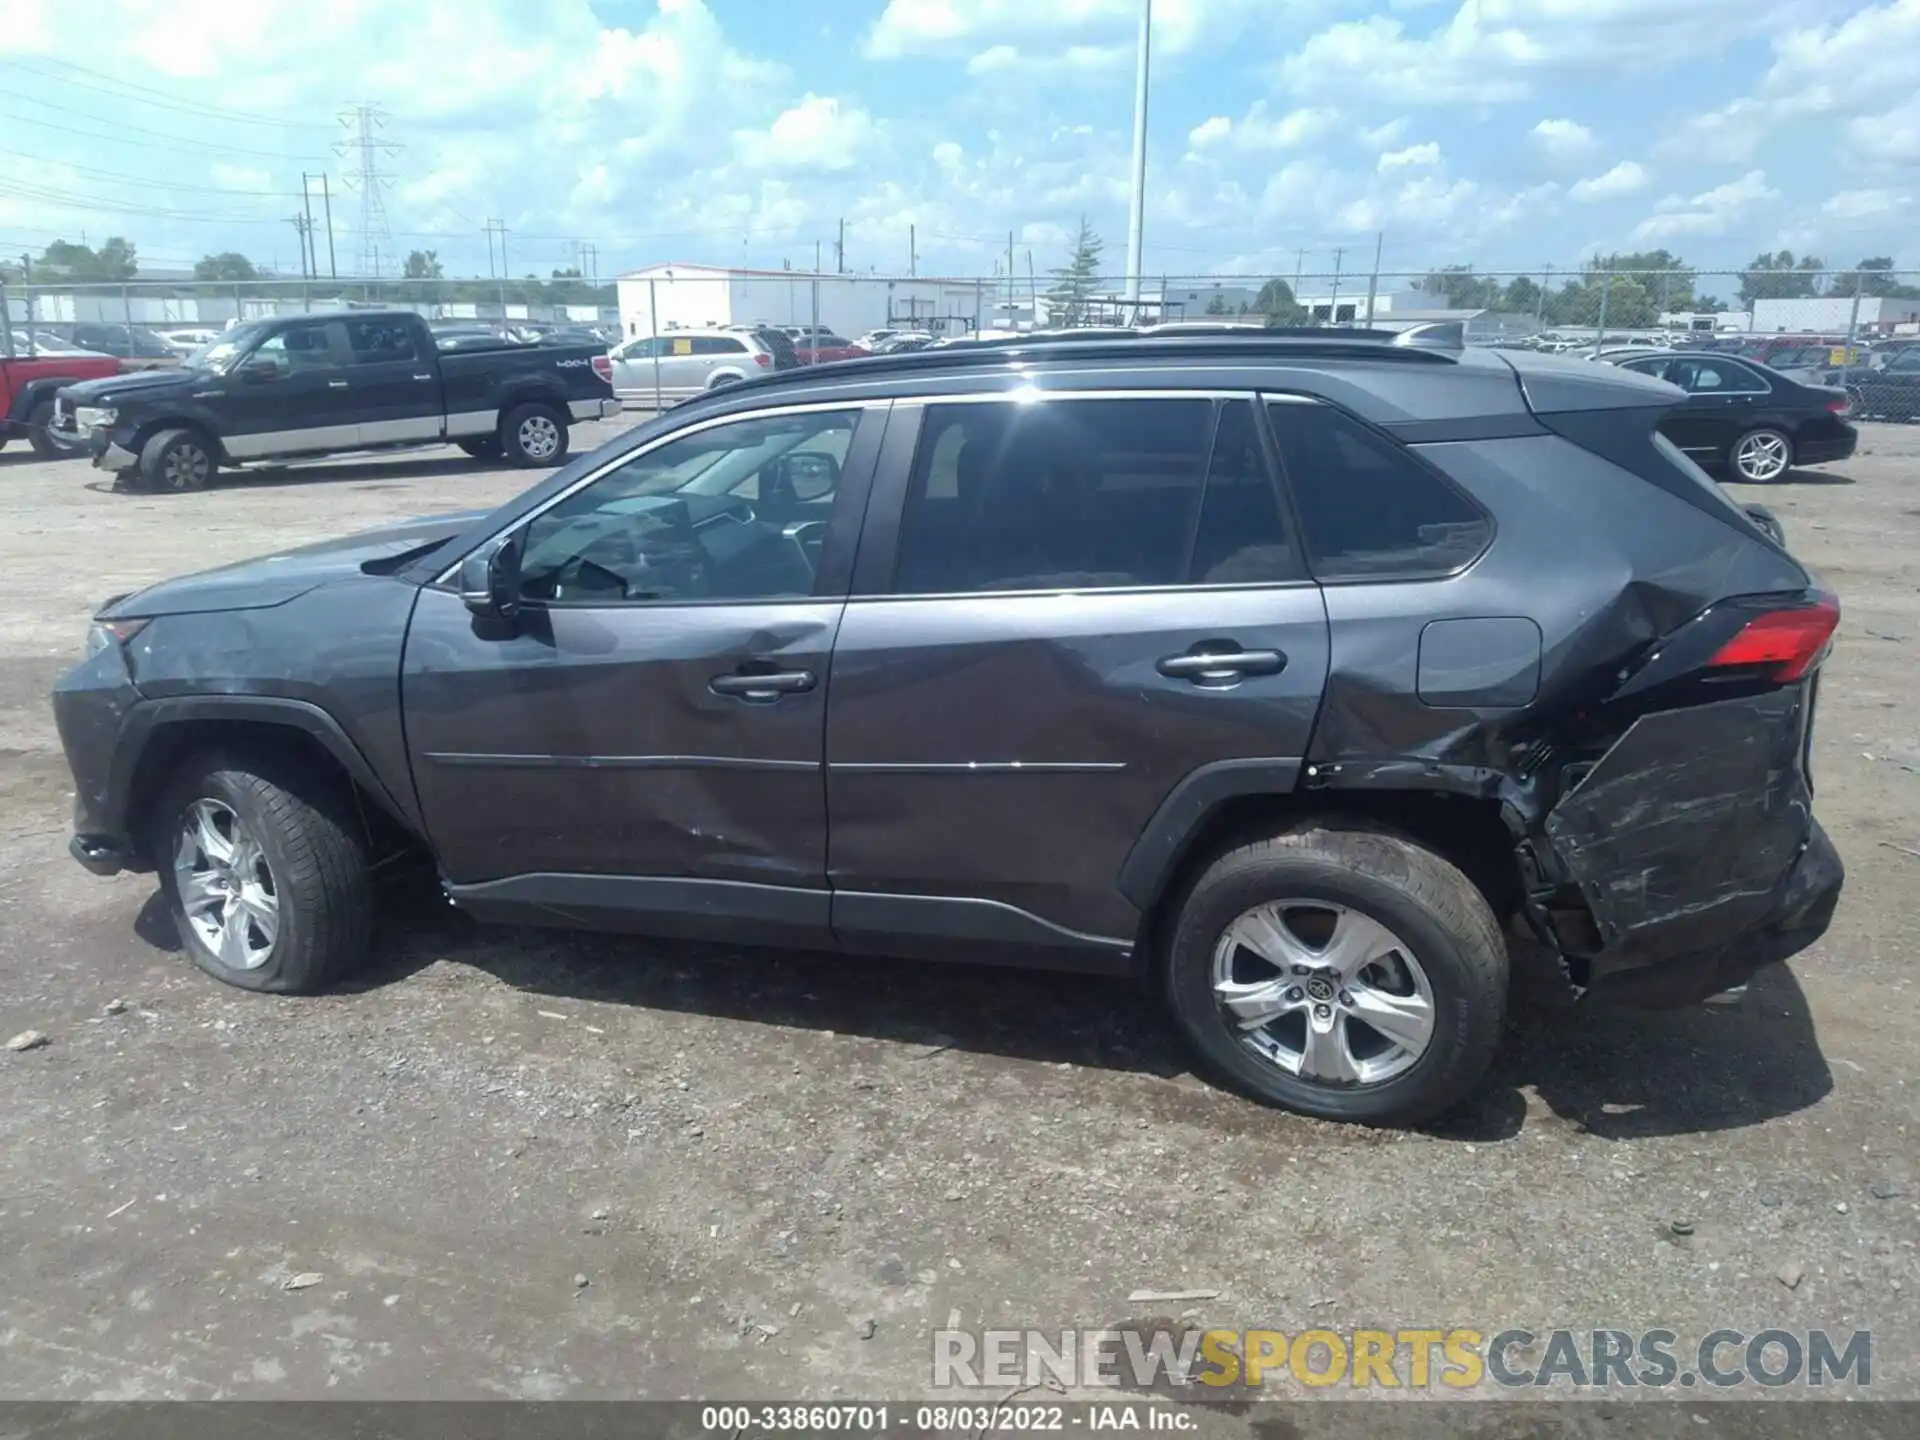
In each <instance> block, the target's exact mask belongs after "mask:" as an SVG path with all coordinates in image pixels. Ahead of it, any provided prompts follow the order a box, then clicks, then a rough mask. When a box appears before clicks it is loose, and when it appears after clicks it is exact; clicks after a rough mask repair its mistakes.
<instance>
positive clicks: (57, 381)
mask: <svg viewBox="0 0 1920 1440" xmlns="http://www.w3.org/2000/svg"><path fill="white" fill-rule="evenodd" d="M79 383H80V381H79V380H77V379H76V378H75V377H73V376H72V375H42V376H40V377H39V378H38V379H37V380H29V381H27V383H26V384H24V385H22V386H21V387H20V388H19V389H18V390H16V391H15V392H14V395H13V403H12V404H10V405H9V406H8V407H7V419H9V420H11V421H12V422H13V423H14V424H16V425H25V424H26V423H27V420H28V418H29V417H31V416H32V414H33V407H34V406H36V405H38V404H39V403H40V402H41V401H42V400H51V399H53V397H54V396H55V395H57V394H59V393H60V392H61V391H62V390H64V389H66V388H67V386H69V385H78V384H79Z"/></svg>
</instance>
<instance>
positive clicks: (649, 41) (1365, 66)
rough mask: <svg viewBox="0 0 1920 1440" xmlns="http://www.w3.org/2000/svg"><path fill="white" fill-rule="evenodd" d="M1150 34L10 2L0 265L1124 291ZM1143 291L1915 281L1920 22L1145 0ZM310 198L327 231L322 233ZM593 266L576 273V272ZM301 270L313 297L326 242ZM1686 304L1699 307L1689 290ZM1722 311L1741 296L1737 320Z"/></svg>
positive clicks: (1069, 4)
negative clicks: (497, 235) (1766, 265)
mask: <svg viewBox="0 0 1920 1440" xmlns="http://www.w3.org/2000/svg"><path fill="white" fill-rule="evenodd" d="M1140 10H1141V0H244V3H236V0H0V250H4V252H5V253H7V254H14V253H18V252H20V251H23V250H29V249H31V250H34V251H35V252H36V253H37V251H38V249H39V248H40V247H42V246H44V245H45V244H46V243H47V242H48V241H49V240H52V239H55V238H66V239H69V240H79V239H80V238H81V236H82V234H83V233H84V235H85V237H86V238H87V239H88V240H89V241H93V242H96V243H97V242H98V241H99V240H100V239H101V238H103V237H105V236H106V235H109V234H123V235H125V236H127V237H128V238H130V239H132V240H134V241H135V242H136V243H137V245H138V246H139V250H140V254H141V256H142V258H143V259H144V260H145V261H146V262H147V263H148V264H150V265H156V266H184V265H190V264H191V263H192V262H193V261H194V260H196V259H198V258H199V257H200V256H202V255H205V254H207V253H209V252H214V251H225V250H238V251H241V252H242V253H245V254H247V255H248V256H250V257H251V258H253V259H255V260H256V261H263V262H268V263H272V264H274V265H275V266H276V268H278V269H280V270H281V271H283V272H285V273H289V274H297V273H298V271H299V258H298V257H299V249H298V244H299V242H298V238H297V233H296V231H295V228H294V226H293V225H292V224H291V223H290V219H289V217H290V216H292V215H293V214H294V213H295V211H296V210H297V209H298V208H299V207H300V205H301V203H302V202H301V198H300V191H301V177H302V174H303V173H306V174H311V175H313V176H315V177H318V176H319V175H320V174H322V173H325V174H327V176H328V188H329V190H330V192H331V195H332V208H333V225H334V234H335V253H336V260H337V263H338V266H339V269H340V272H341V273H342V274H345V273H349V272H351V271H357V270H358V268H359V266H360V257H361V253H362V235H361V233H360V232H361V229H362V224H361V221H362V200H361V196H360V195H359V194H358V193H357V192H356V191H355V189H354V188H353V185H352V181H353V178H354V177H355V175H357V173H358V170H359V164H358V157H357V156H356V155H355V154H354V153H353V152H351V150H349V152H348V153H347V154H346V155H341V154H337V153H336V151H335V147H336V145H337V144H338V142H341V141H344V140H347V139H349V138H351V136H352V134H353V130H352V128H351V127H349V126H346V125H343V124H342V123H341V122H340V120H339V119H338V116H339V115H340V113H341V112H342V110H343V109H345V108H346V107H348V106H351V105H354V104H359V103H368V104H372V105H375V106H378V107H379V109H380V111H381V112H382V114H383V115H384V117H385V119H384V122H383V123H382V124H381V125H380V126H379V127H378V129H377V131H376V134H377V136H378V138H379V139H380V141H381V142H382V144H383V147H391V148H383V149H381V151H380V152H379V153H378V155H377V165H378V170H379V172H380V174H381V175H382V176H383V177H385V183H383V184H382V185H381V187H380V191H381V198H382V201H383V204H384V207H385V211H386V217H387V228H388V231H389V232H390V234H389V235H388V237H387V238H386V239H385V240H384V241H383V242H382V243H381V250H382V256H381V267H382V270H383V271H384V272H386V273H391V271H392V269H393V268H394V266H395V264H396V263H397V257H398V256H400V255H402V254H404V252H405V251H407V250H410V249H432V250H435V251H436V252H437V253H438V255H439V257H440V260H441V261H442V263H443V264H444V266H445V267H446V270H447V273H449V274H467V275H473V274H480V275H484V274H487V273H489V269H490V265H491V264H492V263H497V258H496V252H495V242H494V241H493V240H492V239H490V237H489V235H488V233H487V229H486V225H487V222H488V221H489V220H495V219H497V220H499V221H501V222H503V223H504V225H505V227H506V245H507V249H508V263H509V265H510V266H511V269H512V271H513V273H515V274H525V273H528V272H529V271H532V272H537V273H539V274H542V275H545V274H547V273H548V272H550V271H551V270H552V269H554V268H556V267H562V266H568V265H578V264H581V263H582V260H583V257H584V258H585V260H586V263H587V266H588V268H590V269H591V270H593V271H594V272H595V273H597V274H599V275H600V276H603V277H604V276H607V275H612V274H616V273H618V272H619V271H621V270H624V269H629V268H633V267H636V266H640V265H644V264H650V263H654V262H658V261H666V260H679V261H697V262H706V263H712V264H743V265H754V266H764V267H769V268H778V267H780V266H782V265H783V264H791V265H793V266H794V267H795V268H810V267H812V266H813V264H814V263H815V254H816V247H819V249H818V253H819V254H821V255H822V256H823V257H824V263H825V266H826V268H828V269H832V268H833V266H834V247H835V242H836V239H837V237H838V235H839V233H840V227H841V224H842V222H843V221H844V224H845V236H846V241H845V264H846V266H847V268H849V269H852V270H859V271H867V270H879V271H882V272H893V273H901V272H905V271H906V270H907V268H908V265H909V240H910V236H911V237H912V240H913V243H914V244H915V246H916V250H917V254H916V257H915V262H914V263H916V264H917V268H918V272H919V273H920V274H923V275H925V274H953V275H969V276H971V275H991V274H993V273H994V270H995V267H996V266H1004V265H1005V264H1006V263H1007V261H1006V256H1007V248H1008V235H1009V232H1011V234H1012V237H1013V249H1014V262H1013V263H1014V268H1015V271H1016V273H1019V274H1024V273H1025V272H1026V269H1027V266H1028V263H1029V255H1031V259H1032V263H1033V265H1034V266H1036V267H1037V268H1038V269H1039V271H1040V272H1041V273H1042V274H1044V273H1045V271H1046V270H1047V269H1048V268H1049V267H1051V266H1054V265H1058V264H1061V263H1062V262H1063V261H1064V260H1065V258H1066V256H1067V253H1068V250H1069V247H1070V243H1071V239H1072V236H1073V234H1074V232H1075V230H1076V228H1077V225H1078V222H1079V219H1080V217H1081V216H1083V215H1084V216H1085V217H1086V218H1087V219H1088V221H1089V222H1090V223H1091V225H1092V226H1093V227H1094V229H1095V230H1096V231H1097V232H1098V233H1099V234H1100V236H1101V237H1102V239H1103V240H1104V242H1105V247H1106V248H1105V252H1104V256H1103V260H1104V265H1103V268H1104V269H1105V270H1107V271H1108V273H1116V274H1117V273H1119V272H1120V271H1121V270H1123V269H1124V261H1125V255H1126V225H1127V204H1128V195H1129V185H1130V170H1131V160H1130V154H1131V146H1132V126H1133V94H1134V79H1135V55H1136V43H1135V42H1136V36H1137V32H1138V26H1139V16H1140ZM1153 14H1154V27H1153V49H1152V83H1151V103H1150V106H1149V112H1148V114H1149V127H1148V128H1149V143H1148V177H1147V201H1146V225H1145V229H1146V240H1145V251H1144V261H1143V267H1142V268H1143V269H1144V270H1145V271H1146V273H1148V274H1150V275H1161V274H1171V275H1191V276H1202V275H1213V274H1228V275H1242V274H1244V275H1253V276H1259V275H1267V274H1281V275H1285V276H1287V277H1288V278H1289V279H1291V277H1292V275H1293V274H1294V273H1295V272H1296V271H1301V270H1304V271H1305V272H1307V273H1309V274H1313V273H1320V272H1325V271H1327V270H1330V269H1331V268H1332V267H1333V266H1334V265H1335V263H1336V252H1338V263H1339V264H1340V265H1341V267H1342V268H1343V269H1344V270H1346V271H1348V272H1351V271H1353V270H1356V269H1358V270H1366V269H1369V268H1371V265H1372V257H1373V251H1374V247H1375V244H1376V239H1377V238H1378V239H1379V240H1380V243H1381V244H1382V247H1383V252H1384V259H1383V269H1384V270H1386V271H1389V272H1392V271H1404V272H1408V273H1415V272H1418V271H1420V270H1424V269H1425V268H1427V267H1430V266H1435V265H1441V264H1472V265H1474V266H1476V267H1477V268H1479V269H1482V270H1492V271H1500V270H1507V271H1522V270H1530V271H1534V272H1538V271H1540V270H1541V269H1542V268H1543V267H1544V266H1546V265H1549V264H1551V265H1553V266H1554V267H1555V268H1556V269H1565V268H1567V267H1569V266H1572V265H1577V264H1579V263H1580V262H1581V261H1582V260H1583V259H1585V258H1587V257H1590V256H1592V255H1595V254H1599V253H1611V252H1614V251H1626V250H1641V249H1646V248H1651V247H1666V248H1668V249H1670V250H1672V251H1675V252H1676V253H1678V254H1679V255H1681V256H1683V257H1684V258H1685V259H1686V260H1687V261H1688V262H1689V263H1691V264H1694V265H1696V266H1700V267H1702V268H1704V269H1713V268H1716V267H1718V268H1728V269H1731V268H1734V267H1737V266H1739V265H1740V264H1742V263H1743V262H1745V261H1746V260H1748V259H1749V258H1750V257H1752V256H1753V255H1754V254H1755V253H1756V252H1758V251H1762V250H1769V251H1770V250H1776V249H1780V248H1787V249H1791V250H1793V251H1795V252H1796V253H1804V252H1808V251H1811V252H1813V253H1816V254H1819V255H1822V256H1824V257H1826V258H1827V259H1828V260H1829V262H1831V263H1833V264H1835V265H1845V264H1850V263H1852V262H1853V261H1855V260H1857V259H1860V258H1863V257H1866V256H1870V255H1893V256H1894V257H1896V259H1897V260H1899V261H1900V263H1901V264H1902V265H1903V266H1910V267H1913V268H1916V269H1920V244H1917V243H1916V241H1915V239H1914V236H1915V233H1916V227H1915V217H1916V209H1917V208H1920V202H1917V201H1916V187H1915V181H1916V179H1920V87H1917V86H1916V83H1915V80H1916V74H1917V73H1920V72H1916V68H1915V65H1916V57H1920V0H1156V3H1155V4H1154V6H1153ZM318 184H319V182H318V180H317V178H316V179H315V181H314V192H315V193H314V205H315V213H316V216H318V215H319V213H320V200H319V193H318ZM583 245H585V246H590V247H591V249H590V250H586V251H583V250H582V248H581V247H582V246H583ZM321 259H322V264H323V265H325V264H326V263H327V261H326V256H325V244H324V240H323V241H322V245H321ZM1701 288H1702V290H1703V291H1709V292H1710V291H1713V290H1714V289H1715V288H1716V287H1715V286H1714V285H1712V284H1710V283H1708V284H1703V285H1702V287H1701ZM1719 288H1720V289H1721V291H1722V293H1728V292H1730V291H1731V290H1732V289H1733V288H1734V287H1733V286H1732V285H1724V286H1721V287H1719Z"/></svg>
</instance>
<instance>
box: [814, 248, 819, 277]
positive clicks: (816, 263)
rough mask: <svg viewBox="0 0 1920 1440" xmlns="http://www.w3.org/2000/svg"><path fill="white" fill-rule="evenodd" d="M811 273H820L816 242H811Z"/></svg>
mask: <svg viewBox="0 0 1920 1440" xmlns="http://www.w3.org/2000/svg"><path fill="white" fill-rule="evenodd" d="M813 273H814V274H816V275H818V274H819V273H820V242H819V241H818V240H816V241H814V242H813Z"/></svg>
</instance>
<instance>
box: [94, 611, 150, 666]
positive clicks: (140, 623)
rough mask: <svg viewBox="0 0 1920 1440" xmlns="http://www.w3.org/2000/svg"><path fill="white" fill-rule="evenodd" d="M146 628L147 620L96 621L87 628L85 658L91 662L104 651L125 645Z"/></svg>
mask: <svg viewBox="0 0 1920 1440" xmlns="http://www.w3.org/2000/svg"><path fill="white" fill-rule="evenodd" d="M146 628H147V622H146V621H145V620H96V621H94V622H93V624H91V625H89V626H88V627H87V653H86V657H85V658H86V659H88V660H91V659H93V657H94V656H96V655H98V654H99V653H100V652H101V651H102V650H110V649H112V648H113V647H114V646H116V645H124V644H126V643H127V642H128V641H129V640H131V639H133V637H134V636H136V635H138V634H139V633H140V632H141V631H142V630H144V629H146Z"/></svg>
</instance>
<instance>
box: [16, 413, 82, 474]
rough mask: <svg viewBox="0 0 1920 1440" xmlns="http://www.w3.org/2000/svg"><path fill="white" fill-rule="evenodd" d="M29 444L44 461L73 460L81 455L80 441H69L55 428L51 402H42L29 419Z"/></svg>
mask: <svg viewBox="0 0 1920 1440" xmlns="http://www.w3.org/2000/svg"><path fill="white" fill-rule="evenodd" d="M27 444H29V445H31V446H32V447H33V453H34V454H36V455H38V456H39V457H40V458H41V459H42V460H71V459H73V458H74V457H75V456H77V455H78V454H79V453H80V442H79V440H78V439H72V440H69V439H68V438H67V437H66V436H64V435H62V434H60V432H59V431H57V430H55V429H54V428H53V402H52V401H51V400H42V401H41V402H40V403H39V404H38V405H36V406H34V407H33V413H32V414H31V415H29V416H28V417H27Z"/></svg>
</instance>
